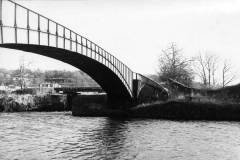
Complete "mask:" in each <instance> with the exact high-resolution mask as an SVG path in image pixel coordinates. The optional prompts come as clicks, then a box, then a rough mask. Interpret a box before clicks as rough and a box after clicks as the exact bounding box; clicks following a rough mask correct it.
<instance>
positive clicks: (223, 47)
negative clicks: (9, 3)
mask: <svg viewBox="0 0 240 160" xmlns="http://www.w3.org/2000/svg"><path fill="white" fill-rule="evenodd" d="M16 1H17V2H18V3H20V4H22V5H24V6H26V7H28V8H31V9H32V10H34V11H37V12H39V13H41V14H43V15H45V16H46V17H49V18H51V19H54V20H55V21H57V22H59V23H61V24H63V25H65V26H67V27H69V28H71V29H72V30H74V31H76V32H77V33H79V34H81V35H83V36H86V37H88V38H89V39H90V40H92V41H94V42H95V43H97V44H99V45H100V46H102V47H103V48H105V49H106V50H107V51H109V52H110V53H111V54H113V55H115V56H116V57H118V58H119V59H120V60H122V62H124V63H125V64H127V65H128V66H129V67H130V68H131V69H132V70H133V71H136V72H140V73H143V74H152V73H155V72H156V70H157V65H158V57H159V55H160V54H161V50H162V49H164V48H166V47H167V46H168V45H169V43H170V42H176V44H177V45H178V47H179V48H182V54H183V55H185V56H186V57H191V56H194V55H197V54H198V53H199V52H208V53H212V54H216V55H218V56H220V57H221V58H222V59H224V58H228V59H230V60H231V61H232V62H233V64H234V66H235V67H236V68H237V69H240V45H239V44H240V2H239V0H16ZM20 53H22V52H20V51H11V50H9V49H0V67H5V68H7V67H8V68H11V69H12V68H16V67H17V66H18V64H19V55H20ZM24 55H25V58H26V60H29V61H30V60H31V61H33V62H34V63H33V65H32V67H34V68H40V69H66V70H73V68H72V67H70V66H68V65H65V64H63V63H62V62H61V63H60V62H58V61H55V60H52V59H49V58H44V57H42V56H36V55H34V54H29V53H28V54H24Z"/></svg>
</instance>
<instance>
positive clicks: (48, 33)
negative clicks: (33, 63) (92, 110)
mask: <svg viewBox="0 0 240 160" xmlns="http://www.w3.org/2000/svg"><path fill="white" fill-rule="evenodd" d="M47 35H48V46H50V30H49V19H48V22H47Z"/></svg>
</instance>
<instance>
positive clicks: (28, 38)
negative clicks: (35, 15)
mask: <svg viewBox="0 0 240 160" xmlns="http://www.w3.org/2000/svg"><path fill="white" fill-rule="evenodd" d="M29 30H30V25H29V10H27V42H28V44H29V43H30V35H29Z"/></svg>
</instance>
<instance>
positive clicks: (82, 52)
mask: <svg viewBox="0 0 240 160" xmlns="http://www.w3.org/2000/svg"><path fill="white" fill-rule="evenodd" d="M81 54H83V39H82V36H81Z"/></svg>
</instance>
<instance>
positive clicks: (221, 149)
mask: <svg viewBox="0 0 240 160" xmlns="http://www.w3.org/2000/svg"><path fill="white" fill-rule="evenodd" d="M0 159H1V160H5V159H11V160H12V159H20V160H31V159H37V160H38V159H39V160H48V159H109V160H110V159H111V160H112V159H139V160H142V159H163V160H168V159H171V160H179V159H181V160H188V159H189V160H194V159H197V160H201V159H202V160H206V159H209V160H214V159H216V160H237V159H240V122H197V121H193V122H191V121H187V122H185V121H182V122H178V121H166V120H151V119H131V120H130V119H129V120H126V119H125V120H120V119H111V118H104V117H101V118H93V117H88V118H86V117H73V116H72V115H71V113H70V112H67V113H66V112H65V113H64V112H51V113H50V112H41V113H38V112H32V113H0Z"/></svg>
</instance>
